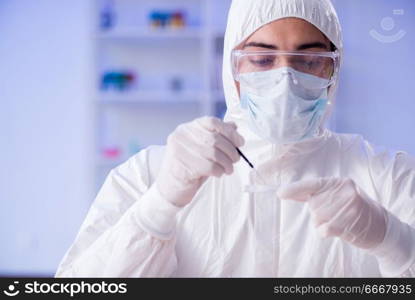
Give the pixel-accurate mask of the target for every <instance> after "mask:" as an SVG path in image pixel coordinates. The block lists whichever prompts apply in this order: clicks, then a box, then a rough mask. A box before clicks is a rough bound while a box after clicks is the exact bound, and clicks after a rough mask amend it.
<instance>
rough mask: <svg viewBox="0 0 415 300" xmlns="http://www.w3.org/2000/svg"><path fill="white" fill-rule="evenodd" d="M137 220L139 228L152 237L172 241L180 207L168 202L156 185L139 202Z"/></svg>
mask: <svg viewBox="0 0 415 300" xmlns="http://www.w3.org/2000/svg"><path fill="white" fill-rule="evenodd" d="M137 206H138V207H137V209H136V210H135V218H136V220H137V223H138V224H139V226H140V227H141V228H142V229H143V230H145V231H147V232H148V233H149V234H151V235H152V236H154V237H156V238H159V239H161V240H170V239H171V238H172V237H173V235H174V231H175V228H176V214H177V213H178V212H179V210H180V207H178V206H175V205H173V204H172V203H170V202H168V201H167V200H166V199H165V198H163V196H162V195H161V194H160V192H159V191H158V189H157V187H156V184H153V185H152V186H151V187H150V189H148V191H147V192H146V193H145V194H144V195H143V197H142V198H141V199H140V200H139V201H138V202H137Z"/></svg>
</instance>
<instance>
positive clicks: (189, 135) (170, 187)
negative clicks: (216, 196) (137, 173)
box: [156, 117, 244, 207]
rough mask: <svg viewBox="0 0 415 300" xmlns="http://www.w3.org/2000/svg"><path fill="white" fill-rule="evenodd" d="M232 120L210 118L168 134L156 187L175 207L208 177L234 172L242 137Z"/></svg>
mask: <svg viewBox="0 0 415 300" xmlns="http://www.w3.org/2000/svg"><path fill="white" fill-rule="evenodd" d="M236 129H237V127H236V125H235V124H234V123H225V122H223V121H222V120H220V119H217V118H213V117H204V118H200V119H196V120H194V121H192V122H190V123H186V124H182V125H180V126H178V127H177V129H176V130H175V131H174V132H173V133H172V134H171V135H170V136H169V137H168V140H167V149H166V154H165V157H164V159H163V163H162V166H161V168H160V171H159V175H158V177H157V179H156V186H157V189H158V191H159V192H160V194H161V195H162V196H163V197H164V198H165V199H166V200H168V201H169V202H170V203H172V204H174V205H176V206H180V207H181V206H184V205H186V204H188V203H189V202H190V201H191V200H192V198H193V196H194V195H195V194H196V192H197V191H198V189H199V188H200V186H201V185H202V184H203V183H204V182H205V180H206V179H207V178H208V177H210V176H215V177H220V176H222V175H224V174H231V173H233V164H234V163H235V162H237V161H238V160H239V159H240V156H239V154H238V152H237V151H236V149H235V147H241V146H243V144H244V139H243V138H242V136H241V135H239V134H238V132H237V131H236Z"/></svg>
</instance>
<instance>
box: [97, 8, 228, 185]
mask: <svg viewBox="0 0 415 300" xmlns="http://www.w3.org/2000/svg"><path fill="white" fill-rule="evenodd" d="M95 1H96V18H97V20H98V22H97V23H99V21H100V18H101V17H102V13H103V12H104V11H105V12H107V13H108V12H112V13H111V15H112V16H113V20H114V21H113V24H112V26H110V28H106V29H105V30H103V29H102V28H100V26H97V32H96V33H95V41H96V48H95V61H96V74H97V87H96V99H95V108H96V110H95V112H96V114H95V116H96V122H95V124H96V128H95V132H96V155H97V157H96V184H97V188H99V187H100V186H101V185H102V183H103V180H104V178H105V177H106V175H107V173H108V171H109V170H111V169H112V168H114V167H115V166H117V165H118V164H120V163H122V162H123V161H125V160H126V159H128V158H129V157H130V156H132V155H134V154H135V153H136V152H137V151H139V150H141V149H143V148H145V147H147V146H149V145H153V144H159V145H160V144H165V141H166V138H167V136H168V134H169V133H170V132H172V131H173V130H174V129H175V128H176V127H177V126H178V125H179V124H181V123H183V122H187V121H191V120H193V119H195V118H197V117H201V116H205V115H216V116H218V117H222V116H223V113H224V108H225V104H224V96H223V91H222V84H221V62H222V48H221V45H222V44H223V35H224V31H225V25H226V15H227V10H228V7H229V5H230V0H95ZM154 10H160V11H175V10H179V11H183V12H185V20H186V21H185V22H186V26H185V27H183V28H153V27H152V26H150V24H149V23H150V21H149V14H150V12H151V11H154ZM111 71H129V72H133V73H134V74H136V76H137V77H138V78H137V81H136V83H135V84H134V86H133V87H132V88H131V89H129V90H127V91H122V92H120V91H114V90H110V91H108V90H107V91H103V90H102V88H101V78H102V76H103V74H104V73H105V72H111ZM173 80H174V81H175V82H176V84H177V81H179V85H181V86H182V87H181V88H179V89H177V88H176V89H173V88H172V86H173ZM176 87H177V85H176ZM117 149H118V152H119V153H118V155H116V152H117ZM111 150H112V158H110V157H109V155H108V153H111ZM104 153H107V155H104Z"/></svg>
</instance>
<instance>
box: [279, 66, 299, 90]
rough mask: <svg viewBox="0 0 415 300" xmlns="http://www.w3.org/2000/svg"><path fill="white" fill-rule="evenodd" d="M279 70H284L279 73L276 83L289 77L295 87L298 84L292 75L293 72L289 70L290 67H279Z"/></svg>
mask: <svg viewBox="0 0 415 300" xmlns="http://www.w3.org/2000/svg"><path fill="white" fill-rule="evenodd" d="M279 68H285V69H284V70H282V72H281V74H280V76H279V78H278V79H277V83H279V82H281V80H282V79H283V78H284V77H285V76H288V77H291V80H292V81H293V83H294V84H295V85H297V84H298V80H297V77H296V76H295V74H294V72H293V71H292V69H290V68H291V67H290V66H289V65H287V66H281V67H279Z"/></svg>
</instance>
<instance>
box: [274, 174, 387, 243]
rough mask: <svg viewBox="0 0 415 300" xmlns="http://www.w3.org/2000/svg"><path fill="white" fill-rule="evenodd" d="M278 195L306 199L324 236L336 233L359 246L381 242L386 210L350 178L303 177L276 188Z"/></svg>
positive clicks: (384, 228)
mask: <svg viewBox="0 0 415 300" xmlns="http://www.w3.org/2000/svg"><path fill="white" fill-rule="evenodd" d="M278 195H279V197H280V198H281V199H288V200H295V201H300V202H306V203H308V205H309V209H310V212H311V215H312V218H313V221H314V223H315V225H316V227H317V229H318V231H319V233H320V234H322V235H323V236H324V237H330V236H337V237H339V238H341V239H343V240H345V241H347V242H349V243H351V244H353V245H355V246H357V247H359V248H362V249H371V248H374V247H376V246H378V245H379V244H381V243H382V241H383V240H384V237H385V233H386V226H387V224H386V222H387V217H386V216H387V212H386V211H385V209H384V208H383V207H382V206H381V205H380V204H378V203H377V202H375V201H373V200H371V199H369V198H368V196H367V195H365V194H364V193H363V191H362V190H360V189H359V187H358V186H357V185H356V184H355V183H354V182H353V180H351V179H344V178H317V179H310V180H303V181H299V182H296V183H293V184H290V185H288V186H286V187H283V188H282V189H280V190H279V191H278Z"/></svg>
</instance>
